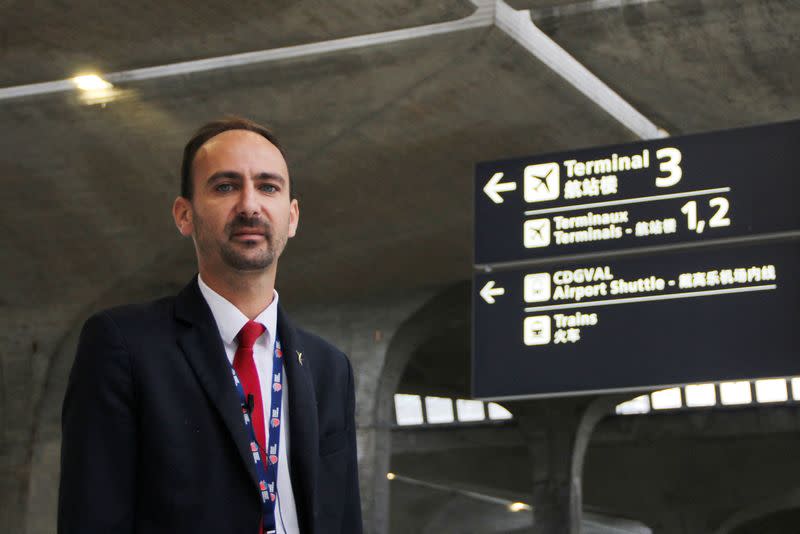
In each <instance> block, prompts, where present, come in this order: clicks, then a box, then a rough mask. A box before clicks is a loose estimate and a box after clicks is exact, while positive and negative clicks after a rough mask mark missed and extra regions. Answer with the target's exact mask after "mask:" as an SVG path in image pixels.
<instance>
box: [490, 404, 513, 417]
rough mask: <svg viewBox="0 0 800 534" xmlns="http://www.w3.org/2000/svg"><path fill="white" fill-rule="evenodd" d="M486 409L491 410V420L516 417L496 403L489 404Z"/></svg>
mask: <svg viewBox="0 0 800 534" xmlns="http://www.w3.org/2000/svg"><path fill="white" fill-rule="evenodd" d="M486 408H487V409H488V410H489V419H511V418H512V417H514V416H513V415H511V412H509V411H508V410H506V409H505V408H503V407H502V406H500V405H499V404H497V403H496V402H487V403H486Z"/></svg>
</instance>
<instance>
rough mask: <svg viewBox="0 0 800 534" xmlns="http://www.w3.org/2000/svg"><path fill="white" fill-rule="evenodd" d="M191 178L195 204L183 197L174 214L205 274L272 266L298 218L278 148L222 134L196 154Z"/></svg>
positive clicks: (243, 135) (241, 134)
mask: <svg viewBox="0 0 800 534" xmlns="http://www.w3.org/2000/svg"><path fill="white" fill-rule="evenodd" d="M192 180H193V185H194V194H193V198H192V200H191V201H188V200H186V199H182V197H179V198H178V199H177V200H176V201H175V207H174V208H173V214H174V215H175V221H176V224H177V225H178V228H179V229H180V231H181V233H182V234H183V235H191V236H192V237H193V238H194V242H195V248H196V250H197V258H198V263H199V264H200V267H201V270H203V269H209V270H211V271H213V272H220V270H222V271H225V270H228V271H230V270H236V271H257V270H265V269H269V268H270V267H273V266H274V265H275V263H276V261H277V259H278V258H279V257H280V255H281V253H282V252H283V249H284V247H285V246H286V242H287V240H288V239H289V238H290V237H294V235H295V231H296V229H297V221H298V217H299V209H298V205H297V200H292V199H291V198H290V196H289V171H288V169H287V167H286V161H284V159H283V156H282V155H281V153H280V151H279V150H278V149H277V148H276V147H275V145H273V144H272V143H270V142H269V141H267V140H266V139H265V138H264V137H262V136H261V135H259V134H257V133H255V132H250V131H246V130H229V131H227V132H223V133H221V134H219V135H217V136H215V137H213V138H211V139H209V140H208V141H207V142H206V143H205V144H204V145H203V146H202V147H200V150H198V151H197V155H196V156H195V158H194V162H193V165H192Z"/></svg>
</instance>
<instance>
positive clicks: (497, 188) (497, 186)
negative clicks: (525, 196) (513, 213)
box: [483, 172, 517, 204]
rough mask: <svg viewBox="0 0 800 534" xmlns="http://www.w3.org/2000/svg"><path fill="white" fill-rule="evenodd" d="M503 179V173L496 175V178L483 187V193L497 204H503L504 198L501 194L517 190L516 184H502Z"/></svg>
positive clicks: (493, 177)
mask: <svg viewBox="0 0 800 534" xmlns="http://www.w3.org/2000/svg"><path fill="white" fill-rule="evenodd" d="M502 179H503V173H502V172H496V173H494V176H492V178H491V179H490V180H489V181H488V182H487V183H486V185H485V186H484V187H483V192H484V193H486V195H487V196H488V197H489V198H491V199H492V201H493V202H494V203H495V204H502V203H503V197H501V196H500V195H499V193H505V192H507V191H514V190H516V189H517V183H516V182H503V183H502V184H501V183H500V180H502Z"/></svg>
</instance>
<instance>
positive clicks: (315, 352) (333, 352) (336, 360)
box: [296, 328, 350, 366]
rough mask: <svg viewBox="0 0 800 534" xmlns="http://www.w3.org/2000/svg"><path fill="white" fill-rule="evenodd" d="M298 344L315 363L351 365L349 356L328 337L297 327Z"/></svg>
mask: <svg viewBox="0 0 800 534" xmlns="http://www.w3.org/2000/svg"><path fill="white" fill-rule="evenodd" d="M296 332H297V337H298V341H299V343H298V346H299V347H302V350H303V351H304V352H305V353H306V357H307V358H311V359H313V361H314V363H315V364H321V365H325V366H349V365H350V362H349V360H348V359H347V356H346V355H345V353H344V352H342V351H341V350H340V349H339V348H338V347H336V345H334V344H333V343H331V342H329V341H327V340H326V339H324V338H322V337H320V336H318V335H317V334H314V333H313V332H309V331H308V330H305V329H303V328H297V329H296Z"/></svg>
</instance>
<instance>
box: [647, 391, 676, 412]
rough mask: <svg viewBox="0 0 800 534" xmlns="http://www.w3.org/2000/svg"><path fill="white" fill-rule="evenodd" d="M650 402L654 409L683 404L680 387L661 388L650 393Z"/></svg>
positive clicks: (664, 408) (665, 408)
mask: <svg viewBox="0 0 800 534" xmlns="http://www.w3.org/2000/svg"><path fill="white" fill-rule="evenodd" d="M650 404H651V405H652V406H653V409H654V410H669V409H672V408H680V407H681V406H683V402H682V401H681V388H669V389H662V390H661V391H654V392H653V393H651V394H650Z"/></svg>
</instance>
